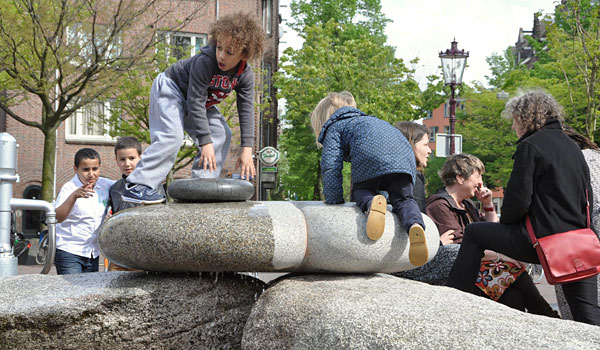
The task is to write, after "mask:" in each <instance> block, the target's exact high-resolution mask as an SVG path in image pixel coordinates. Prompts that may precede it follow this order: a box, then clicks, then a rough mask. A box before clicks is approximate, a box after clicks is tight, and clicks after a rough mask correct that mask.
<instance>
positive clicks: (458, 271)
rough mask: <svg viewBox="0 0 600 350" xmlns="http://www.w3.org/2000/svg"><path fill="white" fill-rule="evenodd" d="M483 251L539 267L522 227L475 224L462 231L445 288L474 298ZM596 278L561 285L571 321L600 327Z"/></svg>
mask: <svg viewBox="0 0 600 350" xmlns="http://www.w3.org/2000/svg"><path fill="white" fill-rule="evenodd" d="M486 249H490V250H493V251H496V252H498V253H501V254H504V255H507V256H509V257H511V258H513V259H516V260H520V261H525V262H530V263H536V264H539V259H538V257H537V254H536V252H535V249H534V248H533V246H532V244H531V242H530V241H529V238H528V237H527V231H525V228H524V227H523V226H522V225H518V224H516V225H505V224H500V223H495V222H476V223H473V224H470V225H468V226H467V228H466V229H465V234H464V237H463V241H462V244H461V246H460V250H459V252H458V256H457V257H456V261H455V262H454V266H453V267H452V270H450V276H449V278H448V286H450V287H454V288H457V289H460V290H462V291H465V292H469V293H474V294H476V291H475V288H477V287H475V285H474V283H475V279H476V277H477V273H478V271H479V266H480V263H481V258H482V257H483V252H484V251H485V250H486ZM596 278H597V277H596V276H594V277H592V278H588V279H586V280H583V281H579V282H573V283H566V284H563V285H562V286H563V291H564V294H565V298H566V299H567V303H568V304H569V307H570V308H571V313H572V314H573V319H574V320H575V321H579V322H585V323H589V324H593V325H600V308H598V287H597V285H596Z"/></svg>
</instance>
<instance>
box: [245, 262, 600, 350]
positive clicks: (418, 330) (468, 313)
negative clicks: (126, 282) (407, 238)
mask: <svg viewBox="0 0 600 350" xmlns="http://www.w3.org/2000/svg"><path fill="white" fill-rule="evenodd" d="M598 344H600V332H598V327H595V326H591V325H587V324H582V323H576V322H573V321H567V320H560V319H554V318H548V317H544V316H538V315H533V314H528V313H524V312H520V311H517V310H515V309H511V308H509V307H507V306H504V305H502V304H500V303H497V302H494V301H492V300H490V299H487V298H482V297H478V296H475V295H472V294H468V293H463V292H460V291H458V290H455V289H452V288H448V287H442V286H431V285H428V284H425V283H420V282H415V281H410V280H407V279H403V278H397V277H393V276H390V275H385V274H377V275H344V276H341V275H306V276H299V277H290V278H285V277H284V278H282V279H281V280H280V281H279V282H276V283H274V284H273V285H271V286H270V287H269V288H268V289H267V290H266V291H265V292H264V293H263V294H262V295H261V296H260V298H259V299H258V301H257V303H256V304H255V306H254V307H253V308H252V313H251V315H250V318H249V319H248V321H247V323H246V326H245V328H244V335H243V339H242V348H243V349H252V350H256V349H269V350H271V349H557V350H564V349H586V350H587V349H596V348H598Z"/></svg>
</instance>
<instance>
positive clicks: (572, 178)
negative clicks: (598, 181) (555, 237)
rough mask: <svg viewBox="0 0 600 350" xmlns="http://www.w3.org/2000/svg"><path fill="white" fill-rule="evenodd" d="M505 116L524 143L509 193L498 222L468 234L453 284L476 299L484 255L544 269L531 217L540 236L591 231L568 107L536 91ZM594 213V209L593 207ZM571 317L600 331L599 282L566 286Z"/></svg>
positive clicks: (513, 103)
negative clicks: (565, 118)
mask: <svg viewBox="0 0 600 350" xmlns="http://www.w3.org/2000/svg"><path fill="white" fill-rule="evenodd" d="M503 113H504V114H505V115H507V116H509V117H510V118H512V120H513V126H512V128H513V130H514V131H515V132H516V134H517V137H519V140H518V141H517V150H516V151H515V153H514V155H513V159H514V165H513V170H512V173H511V175H510V179H509V181H508V184H507V186H506V188H505V191H504V202H503V204H502V210H501V213H502V215H501V217H500V223H495V222H476V223H473V224H470V225H468V226H467V228H466V229H465V233H464V237H463V241H462V244H461V247H460V250H459V253H458V257H457V259H456V262H455V264H454V266H453V267H452V270H451V271H450V277H449V279H448V285H449V286H451V287H455V288H457V289H460V290H463V291H466V292H470V293H475V292H476V291H475V287H474V282H475V280H476V278H477V274H478V272H479V267H480V260H481V257H482V256H483V252H484V251H485V250H486V249H490V250H493V251H496V252H498V253H500V254H503V255H506V256H509V257H511V258H513V259H516V260H519V261H526V262H531V263H539V259H538V257H537V254H536V252H535V249H534V248H533V246H532V244H531V241H530V239H529V237H528V234H527V230H526V228H525V217H526V216H527V215H529V217H530V219H531V222H532V224H533V228H534V231H535V232H536V233H538V237H540V236H546V235H551V234H555V233H560V232H565V231H569V230H574V229H579V228H583V227H586V226H587V214H586V191H587V192H588V193H590V198H589V200H590V204H592V203H593V202H592V201H593V198H592V196H591V193H592V189H591V186H590V174H589V170H588V167H587V165H586V162H585V159H584V157H583V154H582V153H581V150H580V149H579V147H578V146H577V144H575V142H574V141H573V140H571V139H570V138H569V137H568V136H567V135H565V133H564V132H563V130H562V126H561V123H562V109H561V108H560V106H559V105H558V103H557V102H556V100H554V98H552V96H550V95H548V94H546V93H544V92H542V91H532V92H527V93H525V94H523V95H522V96H518V97H515V98H513V99H511V100H509V101H508V102H507V104H506V108H505V111H504V112H503ZM592 207H593V206H592ZM563 290H564V293H565V296H566V298H567V302H568V304H569V307H570V309H571V313H572V314H573V319H574V320H576V321H580V322H585V323H590V324H594V325H600V309H599V308H598V301H597V293H598V290H597V288H596V276H594V277H592V278H589V279H586V280H583V281H578V282H574V283H568V284H564V285H563Z"/></svg>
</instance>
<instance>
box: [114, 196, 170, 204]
mask: <svg viewBox="0 0 600 350" xmlns="http://www.w3.org/2000/svg"><path fill="white" fill-rule="evenodd" d="M121 199H122V200H123V202H127V203H136V204H160V203H162V202H164V201H166V200H167V199H166V198H161V199H157V200H154V201H147V200H142V199H135V198H131V197H125V196H121Z"/></svg>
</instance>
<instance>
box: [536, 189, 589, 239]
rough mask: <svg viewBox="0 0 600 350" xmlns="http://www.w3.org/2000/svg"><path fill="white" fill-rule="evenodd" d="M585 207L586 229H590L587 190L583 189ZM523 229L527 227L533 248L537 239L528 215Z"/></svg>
mask: <svg viewBox="0 0 600 350" xmlns="http://www.w3.org/2000/svg"><path fill="white" fill-rule="evenodd" d="M585 207H586V210H587V227H588V228H590V201H589V198H588V190H587V188H586V189H585ZM525 227H527V233H529V238H530V239H531V244H533V246H534V247H535V246H536V245H537V244H538V241H537V238H536V237H535V232H534V231H533V226H532V225H531V220H530V219H529V215H527V216H526V217H525Z"/></svg>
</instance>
